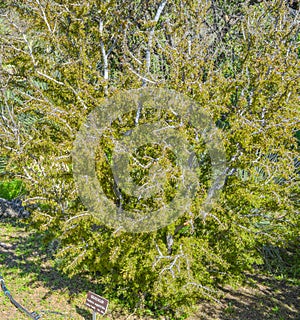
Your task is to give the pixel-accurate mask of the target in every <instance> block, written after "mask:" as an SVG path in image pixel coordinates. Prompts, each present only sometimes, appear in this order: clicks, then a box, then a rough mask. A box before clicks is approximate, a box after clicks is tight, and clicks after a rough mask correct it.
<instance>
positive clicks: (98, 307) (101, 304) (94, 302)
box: [85, 291, 108, 315]
mask: <svg viewBox="0 0 300 320" xmlns="http://www.w3.org/2000/svg"><path fill="white" fill-rule="evenodd" d="M85 305H86V306H87V307H89V308H91V309H92V310H93V311H94V312H97V313H100V314H101V315H104V314H105V313H106V311H107V307H108V300H107V299H105V298H102V297H100V296H98V295H97V294H96V293H93V292H91V291H89V292H88V295H87V298H86V302H85Z"/></svg>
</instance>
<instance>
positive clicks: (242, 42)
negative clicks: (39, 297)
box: [0, 0, 299, 314]
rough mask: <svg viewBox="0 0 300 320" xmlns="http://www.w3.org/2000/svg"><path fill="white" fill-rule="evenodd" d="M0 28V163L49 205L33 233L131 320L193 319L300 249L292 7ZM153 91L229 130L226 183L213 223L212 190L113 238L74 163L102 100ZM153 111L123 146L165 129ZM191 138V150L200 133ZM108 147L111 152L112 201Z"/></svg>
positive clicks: (85, 14)
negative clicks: (270, 251)
mask: <svg viewBox="0 0 300 320" xmlns="http://www.w3.org/2000/svg"><path fill="white" fill-rule="evenodd" d="M1 19H2V20H1V26H2V27H1V39H2V42H1V56H2V66H1V75H0V79H1V88H2V90H1V107H2V112H1V115H2V120H1V123H2V126H1V129H0V130H1V131H0V132H1V133H0V134H1V136H0V137H1V154H2V155H4V156H6V157H7V158H8V161H9V162H8V165H7V170H8V171H10V172H12V173H13V174H14V175H15V177H17V178H21V179H22V180H23V181H24V183H25V185H26V190H27V192H28V194H27V199H26V200H25V201H27V203H33V202H34V203H35V204H37V205H38V209H37V210H36V211H35V212H34V213H33V221H35V222H36V223H37V225H39V227H40V228H42V229H43V230H45V231H47V232H46V234H47V235H48V236H49V238H50V239H53V237H55V238H59V239H60V241H61V242H60V243H61V248H60V251H59V252H58V259H57V261H58V266H59V267H61V268H62V269H63V270H64V271H66V272H68V273H72V274H74V273H79V272H82V271H83V270H84V271H87V272H94V273H95V275H97V278H98V279H99V281H100V282H101V283H103V285H104V288H105V289H104V290H105V291H104V292H106V293H107V294H108V295H115V296H117V297H118V298H120V299H126V301H127V303H128V306H129V307H131V308H132V307H134V306H139V307H140V308H141V309H142V307H143V306H147V307H148V308H150V309H152V311H153V312H157V313H159V312H165V313H168V312H169V313H176V314H180V313H184V312H185V311H186V309H188V307H187V306H189V305H190V304H191V303H195V302H196V301H197V299H198V298H199V297H207V298H211V299H215V296H216V294H217V293H216V292H215V290H216V288H217V285H218V284H224V283H228V282H234V281H236V280H237V279H239V278H241V277H242V271H244V270H247V269H251V266H252V264H253V263H254V262H256V263H262V257H261V255H260V252H259V250H257V248H260V247H261V245H262V244H266V243H268V244H272V245H279V246H285V245H286V244H287V243H288V242H289V241H291V240H293V241H295V239H299V238H297V237H299V202H297V195H298V194H299V175H297V173H296V170H295V167H294V165H293V161H294V159H296V158H297V157H299V149H297V143H296V139H295V131H296V130H297V129H298V128H299V109H298V96H299V89H298V86H297V81H298V73H299V72H298V71H299V70H298V67H297V66H298V65H299V51H298V48H297V41H298V40H299V38H297V37H299V36H297V34H298V32H299V30H298V29H297V28H298V25H297V23H296V21H297V19H298V13H297V12H294V11H290V10H289V7H288V6H287V5H286V4H285V3H282V2H281V1H262V2H258V3H253V2H252V1H248V2H240V1H236V2H228V1H203V2H199V1H189V2H188V3H186V2H182V1H173V2H172V3H171V2H168V1H152V0H151V1H148V2H144V1H105V2H100V1H96V0H94V1H83V2H82V3H80V4H79V3H78V2H76V1H72V0H70V1H67V2H65V1H58V0H56V1H54V0H48V1H46V0H44V1H42V0H36V1H34V2H32V1H27V0H23V1H18V0H16V1H9V2H7V4H6V8H5V9H3V14H2V18H1ZM140 87H156V88H167V89H173V90H175V91H177V92H181V93H184V94H185V95H186V96H188V97H190V98H192V99H193V100H194V101H196V102H197V103H198V104H199V105H200V106H201V107H203V109H205V110H206V111H207V112H209V113H210V114H211V116H212V119H213V120H214V122H215V123H216V125H217V126H218V127H219V128H220V130H221V133H222V142H223V144H224V146H225V149H226V157H227V169H226V182H225V185H224V188H223V189H222V192H221V194H220V198H219V200H218V201H217V202H214V203H213V206H212V209H211V211H210V212H209V213H208V214H207V215H206V219H205V220H203V219H202V216H201V214H200V213H199V207H200V206H201V202H202V200H203V199H202V198H204V197H205V196H206V193H207V185H205V184H204V187H206V188H204V191H203V194H202V196H200V195H199V196H198V197H197V198H196V199H195V201H194V203H193V207H192V209H191V212H192V214H189V213H186V214H183V215H182V216H181V217H180V218H179V219H178V220H176V221H175V222H174V223H172V224H170V225H169V226H167V227H164V228H162V229H159V230H157V231H154V232H151V233H124V232H119V231H116V230H113V229H112V228H109V227H107V226H106V225H104V224H102V223H100V222H99V221H98V220H97V219H96V218H95V217H94V216H93V215H91V214H90V213H89V212H88V211H87V210H86V208H85V207H84V205H83V204H82V202H81V200H80V198H79V196H78V193H77V191H76V186H75V183H74V179H73V176H72V162H71V151H72V148H73V141H74V139H75V135H76V133H77V131H78V129H79V128H80V125H81V124H82V123H83V122H84V121H85V118H86V116H87V115H88V114H89V112H90V111H91V110H92V109H93V108H95V107H96V106H98V105H101V104H103V101H105V100H104V99H105V97H110V96H112V97H113V96H116V95H118V94H119V92H120V91H121V90H126V89H127V90H128V89H134V88H140ZM146 111H147V110H145V109H143V110H142V109H139V108H137V110H136V112H135V113H134V114H128V115H125V116H124V118H123V119H121V120H122V121H123V123H124V127H122V126H121V125H120V123H118V122H117V121H116V123H115V125H116V129H112V131H113V130H115V131H113V134H115V135H117V136H118V134H120V130H123V129H124V130H133V129H134V128H135V127H137V126H138V124H139V123H140V124H141V123H143V121H145V119H146V120H147V119H150V120H151V117H153V118H152V120H155V119H156V118H155V117H156V116H157V114H155V113H152V115H151V112H150V118H147V115H146ZM150 111H151V110H150ZM165 116H166V117H169V118H168V119H172V118H170V117H171V115H168V114H166V115H165ZM173 120H174V121H175V122H176V121H177V122H178V121H180V119H178V118H177V119H175V118H174V119H173ZM122 121H121V122H122ZM120 126H121V129H120ZM183 131H184V132H185V133H184V134H185V135H186V137H187V139H190V141H191V143H192V144H193V142H195V134H194V131H193V128H191V127H189V124H187V123H186V124H184V126H183ZM110 143H111V141H109V139H107V140H105V139H104V140H102V141H100V143H99V153H98V155H99V162H98V168H100V169H103V170H102V171H101V172H102V175H101V174H99V180H100V181H101V179H102V186H103V188H104V189H105V188H106V189H107V190H106V191H107V194H109V192H108V188H109V186H111V185H110V184H109V183H108V184H106V185H105V181H106V180H107V181H108V180H109V179H111V177H112V176H111V173H110V172H109V161H107V159H106V160H105V156H106V157H107V156H109V155H110V154H111V153H112V149H113V146H111V145H110ZM194 145H195V146H196V147H197V146H198V147H199V150H198V153H197V156H198V157H201V156H203V155H204V151H203V149H201V144H199V145H197V144H194ZM143 152H145V153H142V151H141V153H140V154H139V155H138V156H139V157H140V159H142V158H143V156H144V155H145V154H146V155H147V156H149V154H150V155H151V156H153V157H154V155H155V154H156V153H158V154H161V152H162V151H161V150H159V148H158V149H155V148H153V147H151V148H148V149H146V151H143ZM164 157H165V158H164V164H167V163H169V164H172V157H171V155H170V153H169V154H165V155H164ZM168 157H169V158H168ZM108 160H109V159H108ZM198 160H199V159H198ZM206 164H207V166H206V167H203V168H204V169H203V176H204V175H205V174H206V175H208V176H209V172H210V170H211V164H210V163H209V161H208V162H207V163H206ZM138 169H139V170H138V171H137V172H138V173H139V174H141V179H142V178H143V177H144V176H146V175H147V170H146V171H143V170H142V169H141V167H140V168H138ZM207 183H208V184H209V181H208V182H207ZM174 192H175V190H173V189H172V188H171V191H170V195H171V196H172V194H173V193H174ZM110 196H111V198H112V199H117V198H118V194H117V191H116V190H113V191H110ZM128 201H129V200H128ZM128 203H129V202H128Z"/></svg>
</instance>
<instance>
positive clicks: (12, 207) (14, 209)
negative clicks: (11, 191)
mask: <svg viewBox="0 0 300 320" xmlns="http://www.w3.org/2000/svg"><path fill="white" fill-rule="evenodd" d="M29 215H30V213H29V212H28V211H27V210H26V209H25V208H24V207H23V206H22V201H21V200H20V199H14V200H11V201H9V200H6V199H2V198H0V218H27V217H29Z"/></svg>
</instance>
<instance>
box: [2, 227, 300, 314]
mask: <svg viewBox="0 0 300 320" xmlns="http://www.w3.org/2000/svg"><path fill="white" fill-rule="evenodd" d="M50 254H51V252H49V251H47V250H45V249H44V248H43V249H41V237H40V236H39V235H37V234H36V233H33V232H28V231H26V229H25V226H24V225H23V224H21V223H12V222H11V221H2V222H0V273H1V274H2V276H3V278H4V280H5V283H6V285H7V287H8V289H9V290H10V292H11V294H12V295H13V297H14V298H15V299H16V300H17V301H18V302H19V303H21V304H22V305H24V306H25V307H26V308H28V309H29V310H30V311H35V312H37V313H38V314H40V315H42V318H41V319H47V320H51V319H55V320H56V319H58V320H59V319H78V320H79V319H86V320H87V319H92V313H91V311H90V310H89V309H88V308H87V307H85V299H86V293H87V291H89V290H91V291H94V292H96V293H98V294H100V295H101V293H100V292H98V291H97V285H96V284H93V283H91V282H88V281H87V280H85V279H82V278H80V277H74V278H73V279H72V280H70V279H68V278H67V277H66V276H64V275H62V274H61V273H59V272H58V271H56V270H55V268H53V265H52V261H51V259H49V255H50ZM247 276H248V281H247V282H248V284H246V285H244V286H242V287H240V288H231V287H226V288H223V292H224V296H223V298H222V299H221V300H220V303H215V302H214V303H212V302H207V301H200V302H199V305H198V306H197V311H196V312H195V314H194V315H193V316H192V317H190V318H189V320H196V319H197V320H201V319H203V320H217V319H224V320H234V319H238V320H248V319H249V320H256V319H257V320H261V319H262V320H265V319H266V320H269V319H270V320H271V319H272V320H289V319H295V320H297V319H298V320H300V286H299V281H297V280H295V279H287V278H283V277H282V278H280V277H276V278H275V277H274V276H270V275H266V274H264V275H262V274H259V273H257V274H251V275H250V274H249V275H247ZM47 311H48V312H47ZM49 311H52V312H57V313H49ZM0 319H2V320H22V319H28V318H27V317H26V316H25V315H23V314H22V313H20V312H19V311H18V310H17V309H16V308H15V307H14V306H13V305H12V304H11V303H10V301H9V299H8V298H7V297H5V296H4V294H3V292H0ZM97 319H103V320H104V319H106V320H108V319H120V320H125V319H128V320H133V319H140V318H138V317H137V316H136V315H135V314H122V312H121V311H120V309H119V308H118V307H117V306H116V305H115V304H114V303H113V302H110V305H109V310H108V313H107V315H105V316H104V317H101V316H100V315H99V316H97ZM144 319H150V318H144Z"/></svg>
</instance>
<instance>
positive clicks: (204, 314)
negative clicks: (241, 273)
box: [192, 275, 300, 320]
mask: <svg viewBox="0 0 300 320" xmlns="http://www.w3.org/2000/svg"><path fill="white" fill-rule="evenodd" d="M248 279H249V280H251V284H250V283H249V284H248V285H247V286H243V287H241V288H238V289H235V290H234V289H232V288H229V287H226V288H223V289H222V291H223V292H224V297H223V298H222V299H221V303H220V304H215V303H207V302H203V303H202V304H200V307H199V311H198V312H197V314H196V315H195V317H193V318H192V319H195V320H196V319H203V320H212V319H224V320H234V319H237V320H260V319H261V320H289V319H293V320H300V287H299V286H296V285H294V284H292V283H288V282H287V281H286V280H276V279H273V278H272V277H268V276H264V275H249V278H248Z"/></svg>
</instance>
